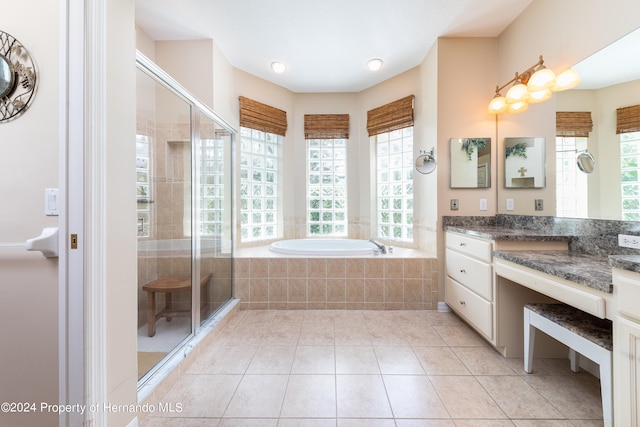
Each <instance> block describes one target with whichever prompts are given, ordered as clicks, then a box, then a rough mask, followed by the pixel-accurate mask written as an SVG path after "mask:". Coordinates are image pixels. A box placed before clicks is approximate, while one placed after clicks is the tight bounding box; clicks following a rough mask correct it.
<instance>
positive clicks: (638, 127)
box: [616, 105, 640, 134]
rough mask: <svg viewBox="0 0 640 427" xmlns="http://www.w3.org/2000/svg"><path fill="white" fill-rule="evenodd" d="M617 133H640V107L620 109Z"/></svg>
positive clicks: (633, 106)
mask: <svg viewBox="0 0 640 427" xmlns="http://www.w3.org/2000/svg"><path fill="white" fill-rule="evenodd" d="M616 114H617V116H618V119H617V124H616V133H618V134H620V133H629V132H640V105H632V106H631V107H624V108H618V109H617V110H616Z"/></svg>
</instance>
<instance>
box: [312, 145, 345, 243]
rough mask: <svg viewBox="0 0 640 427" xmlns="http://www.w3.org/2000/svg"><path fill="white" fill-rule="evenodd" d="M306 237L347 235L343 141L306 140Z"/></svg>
mask: <svg viewBox="0 0 640 427" xmlns="http://www.w3.org/2000/svg"><path fill="white" fill-rule="evenodd" d="M307 235H309V236H319V235H323V236H347V140H346V139H343V138H339V139H308V140H307Z"/></svg>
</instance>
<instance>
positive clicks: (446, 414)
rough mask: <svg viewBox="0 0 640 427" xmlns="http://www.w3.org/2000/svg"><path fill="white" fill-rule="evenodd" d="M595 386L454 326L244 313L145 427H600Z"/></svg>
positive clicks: (452, 319) (382, 314)
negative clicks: (503, 351)
mask: <svg viewBox="0 0 640 427" xmlns="http://www.w3.org/2000/svg"><path fill="white" fill-rule="evenodd" d="M599 387H600V386H599V381H598V379H597V378H595V377H593V376H591V375H589V374H587V373H579V374H574V373H572V372H571V370H570V369H569V362H568V360H562V359H536V360H535V361H534V374H531V375H527V374H525V373H524V371H523V370H522V359H505V358H503V357H502V356H501V355H500V354H499V353H497V352H496V351H495V350H494V349H493V348H491V347H490V346H488V345H487V344H486V342H485V341H484V340H482V339H481V338H480V337H479V336H478V335H477V334H476V333H475V332H474V331H472V330H471V329H470V328H469V327H468V326H466V325H465V324H464V323H463V322H461V321H460V320H459V319H458V318H457V317H456V316H455V315H454V314H452V313H444V312H436V311H327V310H322V311H240V312H239V313H238V314H237V315H236V316H235V317H234V318H233V319H232V320H231V321H230V322H229V324H228V325H227V326H226V327H225V328H224V329H223V330H222V331H221V332H220V334H219V335H218V336H217V337H216V338H215V339H214V341H213V343H212V344H211V345H210V346H209V347H208V348H207V349H204V351H203V352H202V354H201V355H200V356H199V357H198V358H197V359H196V360H195V361H194V363H193V364H192V365H191V367H190V368H189V370H188V371H187V372H186V374H185V375H183V376H182V377H181V378H180V379H179V380H178V381H177V383H176V384H175V386H174V387H173V388H171V389H170V390H169V391H168V393H167V394H166V396H165V397H164V398H162V399H161V402H163V403H164V404H165V405H166V404H171V405H173V407H174V408H177V407H178V404H180V405H181V410H180V411H179V412H172V413H169V412H165V413H160V412H159V411H156V412H154V413H152V414H149V415H147V416H146V417H144V418H143V419H142V420H141V422H140V425H141V426H142V427H158V426H172V427H173V426H198V427H201V426H202V427H204V426H207V427H208V426H218V427H231V426H234V427H235V426H247V427H253V426H260V427H263V426H264V427H276V426H278V427H293V426H299V427H325V426H327V427H328V426H331V427H365V426H366V427H387V426H389V427H391V426H397V427H419V426H420V427H421V426H465V427H466V426H474V427H475V426H492V427H493V426H574V425H575V426H601V425H602V412H601V404H600V388H599Z"/></svg>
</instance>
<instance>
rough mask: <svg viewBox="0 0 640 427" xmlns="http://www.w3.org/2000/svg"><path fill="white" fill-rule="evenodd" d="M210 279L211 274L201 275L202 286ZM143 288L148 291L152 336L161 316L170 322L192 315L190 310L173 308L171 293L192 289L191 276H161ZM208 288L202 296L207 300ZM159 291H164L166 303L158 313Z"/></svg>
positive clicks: (148, 321)
mask: <svg viewBox="0 0 640 427" xmlns="http://www.w3.org/2000/svg"><path fill="white" fill-rule="evenodd" d="M209 279H211V274H207V275H203V276H202V277H200V286H204V285H206V284H207V283H209ZM142 290H143V291H145V292H147V328H148V331H149V336H150V337H152V336H154V335H155V334H156V320H158V319H160V318H161V317H164V318H165V319H167V322H170V321H171V319H172V318H174V317H189V316H191V311H189V310H175V309H174V308H173V299H172V295H171V294H172V293H173V292H179V291H190V290H191V277H190V276H166V277H159V278H157V279H156V280H152V281H151V282H149V283H147V284H146V285H144V286H143V287H142ZM207 290H208V287H205V288H204V292H203V294H202V298H201V300H202V301H206V300H207V298H206V296H207V295H206V294H207V293H208V292H207ZM158 292H162V293H164V295H165V296H164V297H165V301H166V304H165V306H164V308H163V309H162V310H160V311H159V312H157V313H156V293H158Z"/></svg>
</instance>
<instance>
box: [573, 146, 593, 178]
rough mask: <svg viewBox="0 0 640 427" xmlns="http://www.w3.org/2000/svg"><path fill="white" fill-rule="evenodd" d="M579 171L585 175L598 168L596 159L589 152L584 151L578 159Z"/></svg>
mask: <svg viewBox="0 0 640 427" xmlns="http://www.w3.org/2000/svg"><path fill="white" fill-rule="evenodd" d="M576 163H577V165H578V169H580V171H582V172H584V173H591V172H593V169H594V168H595V166H596V159H595V158H594V157H593V154H591V153H590V152H588V151H584V152H582V153H580V154H578V156H577V157H576Z"/></svg>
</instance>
